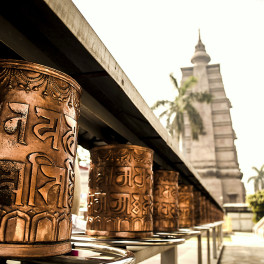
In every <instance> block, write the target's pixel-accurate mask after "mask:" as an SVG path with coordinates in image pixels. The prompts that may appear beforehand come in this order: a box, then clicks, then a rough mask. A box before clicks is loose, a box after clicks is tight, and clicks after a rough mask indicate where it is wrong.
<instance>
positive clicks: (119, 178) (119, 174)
mask: <svg viewBox="0 0 264 264" xmlns="http://www.w3.org/2000/svg"><path fill="white" fill-rule="evenodd" d="M115 183H116V184H117V185H119V186H125V185H126V186H130V187H131V186H132V179H131V167H116V168H115Z"/></svg>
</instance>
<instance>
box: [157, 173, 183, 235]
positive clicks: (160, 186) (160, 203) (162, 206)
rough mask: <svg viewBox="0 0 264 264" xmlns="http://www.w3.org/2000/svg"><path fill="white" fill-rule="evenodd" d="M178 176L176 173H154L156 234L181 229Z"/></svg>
mask: <svg viewBox="0 0 264 264" xmlns="http://www.w3.org/2000/svg"><path fill="white" fill-rule="evenodd" d="M178 175H179V173H178V172H176V171H166V170H157V171H155V172H154V194H153V201H154V212H153V230H154V231H155V232H175V231H178V229H179V225H178V218H179V215H178V210H179V208H178Z"/></svg>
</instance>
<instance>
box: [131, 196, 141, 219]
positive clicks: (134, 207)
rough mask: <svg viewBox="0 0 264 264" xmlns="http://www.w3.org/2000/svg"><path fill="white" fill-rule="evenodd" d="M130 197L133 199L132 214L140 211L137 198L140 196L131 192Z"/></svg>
mask: <svg viewBox="0 0 264 264" xmlns="http://www.w3.org/2000/svg"><path fill="white" fill-rule="evenodd" d="M132 197H133V199H134V202H133V203H132V207H133V208H132V212H133V213H134V214H136V215H137V214H138V213H139V212H140V202H139V198H140V195H139V194H135V193H134V194H132Z"/></svg>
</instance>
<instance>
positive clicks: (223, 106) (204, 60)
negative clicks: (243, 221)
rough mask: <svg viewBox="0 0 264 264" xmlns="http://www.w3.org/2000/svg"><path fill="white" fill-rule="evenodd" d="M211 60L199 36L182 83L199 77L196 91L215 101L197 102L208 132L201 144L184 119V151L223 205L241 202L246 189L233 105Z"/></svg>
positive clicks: (218, 67) (195, 87)
mask: <svg viewBox="0 0 264 264" xmlns="http://www.w3.org/2000/svg"><path fill="white" fill-rule="evenodd" d="M210 60H211V58H210V56H209V55H208V54H207V53H206V50H205V46H204V44H203V43H202V41H201V38H200V33H199V40H198V44H197V45H196V46H195V53H194V55H193V56H192V59H191V62H192V63H193V64H194V66H193V67H185V68H182V69H181V70H182V82H184V81H185V80H186V79H188V77H190V76H194V77H196V78H197V80H198V82H197V84H196V85H195V86H193V88H192V89H193V91H197V92H198V91H199V92H202V91H207V92H209V93H211V94H212V95H213V99H212V102H211V103H209V104H206V103H195V108H196V109H197V110H198V111H199V113H200V115H201V117H202V118H203V123H204V128H205V132H206V134H205V135H201V136H199V141H194V140H192V138H191V130H190V125H189V121H188V118H187V115H186V116H185V117H186V118H185V135H184V137H183V152H184V154H185V156H186V157H187V158H188V159H189V160H190V162H191V164H192V165H193V166H194V168H195V169H196V170H197V171H198V173H199V174H200V176H201V177H202V178H203V179H204V180H205V183H206V185H207V187H208V189H209V190H210V191H211V192H212V194H214V195H215V198H216V199H217V200H218V201H219V203H220V204H223V203H242V202H244V200H245V188H244V184H243V183H242V182H241V178H242V173H241V172H240V169H239V164H238V160H237V151H236V147H235V144H234V140H235V139H236V135H235V132H234V130H233V128H232V120H231V116H230V108H231V103H230V101H229V99H228V98H227V97H226V94H225V89H224V85H223V81H222V76H221V73H220V65H219V64H211V65H209V64H208V63H209V62H210Z"/></svg>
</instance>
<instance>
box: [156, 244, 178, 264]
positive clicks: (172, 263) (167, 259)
mask: <svg viewBox="0 0 264 264" xmlns="http://www.w3.org/2000/svg"><path fill="white" fill-rule="evenodd" d="M160 263H161V264H178V250H177V246H175V247H173V248H171V249H169V250H166V251H164V252H162V253H161V260H160Z"/></svg>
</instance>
